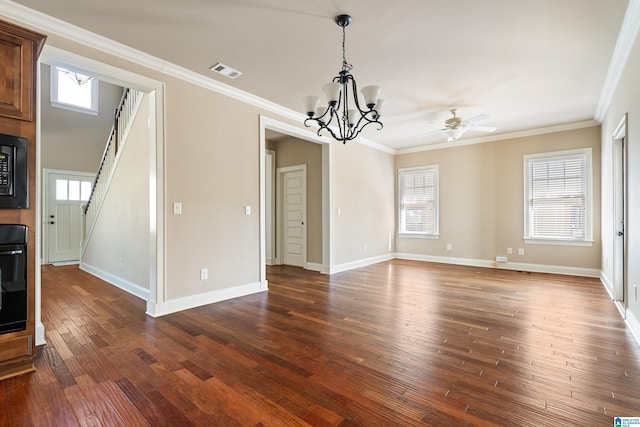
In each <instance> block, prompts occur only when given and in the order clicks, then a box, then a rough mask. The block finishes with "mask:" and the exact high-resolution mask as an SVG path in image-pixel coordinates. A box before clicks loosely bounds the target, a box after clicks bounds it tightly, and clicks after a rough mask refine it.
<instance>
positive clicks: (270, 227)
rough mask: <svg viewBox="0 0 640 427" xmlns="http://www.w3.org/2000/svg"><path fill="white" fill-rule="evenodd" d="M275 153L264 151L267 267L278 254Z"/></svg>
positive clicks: (276, 261)
mask: <svg viewBox="0 0 640 427" xmlns="http://www.w3.org/2000/svg"><path fill="white" fill-rule="evenodd" d="M275 168H276V152H275V151H272V150H265V211H264V213H265V239H266V245H265V251H266V253H265V255H266V263H267V265H273V264H277V263H278V253H276V238H275V236H276V234H275V230H276V210H275V195H276V189H275V185H276V182H275V181H276V179H275V178H276V177H275V173H276V169H275Z"/></svg>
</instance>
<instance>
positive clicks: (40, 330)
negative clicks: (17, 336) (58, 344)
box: [35, 322, 47, 345]
mask: <svg viewBox="0 0 640 427" xmlns="http://www.w3.org/2000/svg"><path fill="white" fill-rule="evenodd" d="M46 343H47V341H46V340H45V337H44V325H43V324H42V322H38V323H37V324H36V342H35V345H45V344H46Z"/></svg>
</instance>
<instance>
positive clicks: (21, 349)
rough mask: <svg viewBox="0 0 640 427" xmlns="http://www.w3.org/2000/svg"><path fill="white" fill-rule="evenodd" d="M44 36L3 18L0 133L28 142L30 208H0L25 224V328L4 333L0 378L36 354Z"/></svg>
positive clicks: (5, 220)
mask: <svg viewBox="0 0 640 427" xmlns="http://www.w3.org/2000/svg"><path fill="white" fill-rule="evenodd" d="M45 39H46V37H45V36H44V35H42V34H38V33H36V32H33V31H31V30H28V29H25V28H21V27H18V26H16V25H13V24H11V23H8V22H3V21H0V133H2V134H6V135H13V136H19V137H23V138H26V139H27V141H28V159H27V168H28V183H29V184H28V194H29V203H28V206H29V208H26V209H0V224H24V225H26V226H27V230H28V232H27V261H26V262H27V299H28V301H27V327H26V330H24V331H17V332H10V333H4V334H0V379H2V378H7V377H10V376H13V375H19V374H21V373H24V372H29V371H32V370H33V358H34V356H35V354H34V353H35V351H34V340H35V308H36V306H35V276H36V274H35V273H36V268H37V256H36V254H37V253H38V252H37V248H36V245H35V240H36V239H35V229H36V221H35V218H36V203H35V202H36V200H35V195H36V112H35V111H36V108H35V105H36V85H37V79H36V75H37V73H36V67H37V61H38V55H39V54H40V51H41V50H42V47H43V46H44V41H45Z"/></svg>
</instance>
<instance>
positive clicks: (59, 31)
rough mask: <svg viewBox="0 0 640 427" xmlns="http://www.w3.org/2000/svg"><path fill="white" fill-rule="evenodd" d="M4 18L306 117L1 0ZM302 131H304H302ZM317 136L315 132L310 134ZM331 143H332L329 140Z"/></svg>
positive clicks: (274, 109)
mask: <svg viewBox="0 0 640 427" xmlns="http://www.w3.org/2000/svg"><path fill="white" fill-rule="evenodd" d="M0 15H1V16H3V17H6V18H8V19H10V20H12V21H14V22H17V23H20V24H22V25H24V26H27V27H30V28H33V29H35V30H36V31H40V32H42V33H45V34H49V35H51V34H53V35H56V36H59V37H62V38H65V39H69V40H73V41H74V42H77V43H79V44H82V45H84V46H87V47H90V48H92V49H96V50H99V51H101V52H104V53H107V54H109V55H113V56H117V57H119V58H121V59H124V60H127V61H129V62H131V63H134V64H137V65H140V66H143V67H146V68H149V69H151V70H154V71H157V72H160V73H163V74H165V75H168V76H171V77H175V78H178V79H180V80H184V81H187V82H189V83H192V84H195V85H198V86H200V87H202V88H205V89H208V90H211V91H214V92H217V93H220V94H222V95H225V96H228V97H229V98H233V99H235V100H238V101H240V102H243V103H246V104H250V105H253V106H255V107H258V108H261V109H263V110H265V111H268V112H271V113H274V114H277V115H279V116H282V117H286V118H288V119H291V120H295V121H296V122H299V123H302V122H303V121H304V119H305V118H306V116H305V115H304V114H303V113H300V112H298V111H295V110H291V109H290V108H286V107H283V106H281V105H279V104H276V103H274V102H271V101H269V100H266V99H264V98H261V97H259V96H256V95H253V94H251V93H249V92H246V91H243V90H240V89H237V88H235V87H233V86H229V85H227V84H224V83H222V82H219V81H217V80H215V79H212V78H210V77H206V76H204V75H202V74H199V73H196V72H194V71H191V70H188V69H186V68H184V67H181V66H179V65H176V64H173V63H171V62H167V61H165V60H163V59H160V58H157V57H155V56H153V55H149V54H148V53H145V52H142V51H140V50H137V49H134V48H132V47H130V46H127V45H124V44H122V43H119V42H116V41H114V40H111V39H109V38H106V37H104V36H101V35H99V34H96V33H93V32H91V31H88V30H85V29H84V28H81V27H77V26H75V25H72V24H70V23H68V22H65V21H62V20H60V19H58V18H55V17H53V16H49V15H47V14H44V13H42V12H39V11H36V10H33V9H30V8H28V7H26V6H23V5H21V4H18V3H14V2H12V1H10V0H0ZM301 129H302V128H301ZM303 131H304V129H303ZM309 132H310V133H313V132H312V131H309ZM327 140H329V139H328V138H327ZM356 141H357V142H358V143H360V144H362V145H366V146H368V147H370V148H373V149H376V150H379V151H383V152H385V153H388V154H395V150H394V149H392V148H389V147H387V146H385V145H382V144H379V143H376V142H374V141H371V140H370V139H367V138H364V137H358V138H357V139H356Z"/></svg>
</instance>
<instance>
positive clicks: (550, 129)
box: [396, 120, 600, 154]
mask: <svg viewBox="0 0 640 427" xmlns="http://www.w3.org/2000/svg"><path fill="white" fill-rule="evenodd" d="M593 126H600V123H599V122H597V121H595V120H584V121H580V122H573V123H565V124H561V125H554V126H547V127H542V128H534V129H527V130H523V131H517V132H507V133H501V134H497V135H491V136H484V137H480V138H465V139H462V140H457V141H454V142H441V143H438V144H429V145H424V146H420V147H410V148H405V149H400V150H396V154H410V153H419V152H421V151H432V150H440V149H443V148H454V147H462V146H464V145H473V144H482V143H485V142H494V141H502V140H505V139H514V138H525V137H528V136H536V135H544V134H547V133H555V132H564V131H568V130H576V129H583V128H589V127H593Z"/></svg>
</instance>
